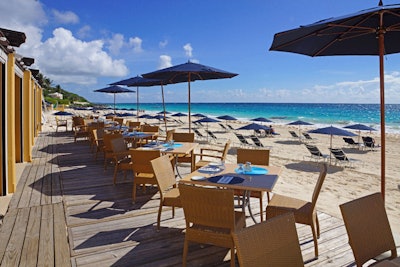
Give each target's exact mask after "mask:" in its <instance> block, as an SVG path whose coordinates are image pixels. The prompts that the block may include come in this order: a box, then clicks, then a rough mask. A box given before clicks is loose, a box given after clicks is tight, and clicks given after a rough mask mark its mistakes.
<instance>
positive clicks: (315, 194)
mask: <svg viewBox="0 0 400 267" xmlns="http://www.w3.org/2000/svg"><path fill="white" fill-rule="evenodd" d="M327 172H328V165H327V164H326V163H324V164H321V170H320V172H319V177H318V180H317V183H316V185H315V187H314V192H313V195H312V199H311V207H312V209H315V205H316V204H317V200H318V196H319V193H320V192H321V188H322V185H323V183H324V181H325V177H326V173H327Z"/></svg>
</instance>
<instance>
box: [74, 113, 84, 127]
mask: <svg viewBox="0 0 400 267" xmlns="http://www.w3.org/2000/svg"><path fill="white" fill-rule="evenodd" d="M79 125H85V122H84V119H83V118H82V117H80V116H73V117H72V127H75V126H79Z"/></svg>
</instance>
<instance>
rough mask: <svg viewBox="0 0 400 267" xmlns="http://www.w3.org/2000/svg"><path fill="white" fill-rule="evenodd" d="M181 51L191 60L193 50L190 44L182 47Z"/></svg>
mask: <svg viewBox="0 0 400 267" xmlns="http://www.w3.org/2000/svg"><path fill="white" fill-rule="evenodd" d="M183 50H185V54H186V56H187V57H189V58H191V57H192V56H193V53H192V52H193V48H192V45H191V44H190V43H187V44H185V45H184V46H183Z"/></svg>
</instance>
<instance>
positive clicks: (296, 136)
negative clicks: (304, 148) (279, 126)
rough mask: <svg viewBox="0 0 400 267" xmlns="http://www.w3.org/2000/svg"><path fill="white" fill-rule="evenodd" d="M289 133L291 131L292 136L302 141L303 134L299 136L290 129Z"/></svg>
mask: <svg viewBox="0 0 400 267" xmlns="http://www.w3.org/2000/svg"><path fill="white" fill-rule="evenodd" d="M289 133H290V136H291V137H292V138H293V139H296V140H298V141H300V142H301V139H302V138H301V136H299V135H298V134H297V133H296V132H295V131H289Z"/></svg>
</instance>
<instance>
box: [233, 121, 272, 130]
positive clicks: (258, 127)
mask: <svg viewBox="0 0 400 267" xmlns="http://www.w3.org/2000/svg"><path fill="white" fill-rule="evenodd" d="M237 130H265V131H269V130H271V128H270V127H268V126H265V125H261V124H257V123H250V124H247V125H245V126H242V127H240V128H238V129H237Z"/></svg>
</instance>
